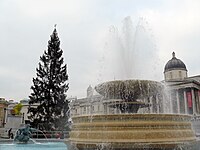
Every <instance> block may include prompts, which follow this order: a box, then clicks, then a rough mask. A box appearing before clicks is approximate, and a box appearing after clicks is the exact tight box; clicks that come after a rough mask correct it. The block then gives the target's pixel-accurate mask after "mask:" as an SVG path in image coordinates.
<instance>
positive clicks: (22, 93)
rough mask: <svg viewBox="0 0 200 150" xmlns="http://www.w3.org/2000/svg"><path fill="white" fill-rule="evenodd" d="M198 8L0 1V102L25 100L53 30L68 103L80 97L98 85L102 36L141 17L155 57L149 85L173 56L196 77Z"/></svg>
mask: <svg viewBox="0 0 200 150" xmlns="http://www.w3.org/2000/svg"><path fill="white" fill-rule="evenodd" d="M199 8H200V1H199V0H1V1H0V27H1V32H0V34H1V36H0V53H1V54H0V97H4V98H6V99H7V100H9V99H14V100H17V101H19V100H21V99H23V98H28V96H29V95H30V93H31V90H30V87H31V85H32V78H33V77H35V75H36V71H35V69H36V67H38V62H39V57H40V56H41V55H42V54H43V52H44V50H46V49H47V42H48V40H49V36H50V34H52V31H53V28H54V24H57V31H58V34H59V38H60V41H61V48H62V49H63V51H64V55H63V57H64V61H65V63H66V64H67V65H68V74H69V85H70V89H69V91H68V92H67V95H68V97H71V96H78V97H79V98H80V97H85V96H86V89H87V87H88V86H89V85H90V84H91V85H92V86H93V87H94V86H95V85H96V84H98V83H99V82H100V81H99V80H98V76H99V72H100V71H101V69H100V66H101V65H100V62H101V61H100V60H101V57H102V55H105V53H104V52H103V51H105V49H104V47H105V42H106V40H105V39H106V38H107V37H106V36H107V33H108V30H109V28H110V26H112V25H114V26H116V27H118V28H120V27H121V26H122V20H123V19H124V18H125V17H127V16H130V17H131V19H132V21H133V22H138V20H139V18H141V17H142V18H144V19H145V21H146V24H148V25H145V26H146V28H148V29H147V30H148V32H149V33H150V34H152V39H153V41H154V42H155V43H154V44H155V46H156V51H155V52H156V53H157V54H158V56H159V60H158V61H157V63H158V64H159V65H158V66H159V68H158V70H160V72H159V73H158V74H157V75H156V76H155V80H157V81H160V80H163V69H164V65H165V64H166V62H167V61H168V60H169V59H171V57H172V56H171V53H172V52H173V51H175V52H176V56H177V58H179V59H181V60H182V61H183V62H184V63H185V64H186V67H187V69H188V74H189V76H193V75H198V74H200V69H199V64H200V59H199V56H200V55H199V50H200V15H199V14H200V9H199ZM144 53H145V52H144ZM152 53H154V51H152ZM133 57H134V56H133ZM136 57H137V56H136ZM141 59H142V58H141ZM144 61H145V60H144ZM141 69H143V68H141ZM144 69H145V66H144ZM148 76H149V74H146V78H147V79H148Z"/></svg>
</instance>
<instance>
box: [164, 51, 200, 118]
mask: <svg viewBox="0 0 200 150" xmlns="http://www.w3.org/2000/svg"><path fill="white" fill-rule="evenodd" d="M164 76H165V80H164V81H163V83H165V84H166V86H168V87H169V88H168V95H169V99H170V107H171V110H172V112H173V113H181V114H193V115H199V114H200V75H197V76H192V77H188V73H187V68H186V65H185V64H184V63H183V62H182V61H181V60H180V59H178V58H176V56H175V53H174V52H173V53H172V59H170V60H169V61H168V62H167V64H166V65H165V68H164Z"/></svg>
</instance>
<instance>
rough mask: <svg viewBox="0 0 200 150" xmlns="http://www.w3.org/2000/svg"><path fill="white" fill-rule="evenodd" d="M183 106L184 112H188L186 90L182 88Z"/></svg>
mask: <svg viewBox="0 0 200 150" xmlns="http://www.w3.org/2000/svg"><path fill="white" fill-rule="evenodd" d="M183 94H184V106H185V114H188V104H187V96H186V91H185V90H184V93H183Z"/></svg>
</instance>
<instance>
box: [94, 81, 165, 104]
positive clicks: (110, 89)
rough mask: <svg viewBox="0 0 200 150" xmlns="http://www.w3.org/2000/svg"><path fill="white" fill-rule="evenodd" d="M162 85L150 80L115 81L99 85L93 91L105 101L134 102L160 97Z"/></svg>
mask: <svg viewBox="0 0 200 150" xmlns="http://www.w3.org/2000/svg"><path fill="white" fill-rule="evenodd" d="M163 89H164V85H163V84H161V83H160V82H157V81H151V80H115V81H108V82H104V83H101V84H99V85H97V86H96V87H95V90H96V91H97V92H98V93H99V94H101V95H103V96H104V97H105V98H107V99H122V100H125V101H136V100H137V99H143V98H148V97H151V96H154V95H155V96H156V95H157V94H161V95H162V93H163V92H162V91H163Z"/></svg>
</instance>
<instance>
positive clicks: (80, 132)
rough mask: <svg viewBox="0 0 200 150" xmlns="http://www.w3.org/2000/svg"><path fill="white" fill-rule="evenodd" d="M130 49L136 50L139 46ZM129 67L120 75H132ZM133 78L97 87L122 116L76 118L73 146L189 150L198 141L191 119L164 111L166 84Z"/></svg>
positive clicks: (94, 115)
mask: <svg viewBox="0 0 200 150" xmlns="http://www.w3.org/2000/svg"><path fill="white" fill-rule="evenodd" d="M126 19H127V18H126ZM129 21H130V20H129ZM129 37H131V36H129ZM128 40H129V41H131V39H128ZM133 41H134V40H133ZM128 44H129V45H130V43H128ZM130 50H135V46H133V49H129V51H130ZM127 56H128V55H127ZM129 57H130V56H129ZM127 60H130V59H126V61H127ZM128 63H130V62H128ZM128 66H130V64H128V65H126V66H125V67H124V68H125V69H128V70H127V71H123V72H122V73H121V72H120V74H123V73H124V72H125V73H131V74H132V73H133V71H134V70H132V69H129V67H128ZM126 67H128V68H126ZM115 73H116V72H115ZM115 76H116V74H115ZM130 78H131V77H130V76H126V77H125V79H124V78H123V80H113V81H112V80H111V81H107V82H104V83H101V84H99V85H97V86H96V87H95V90H96V91H97V92H98V93H99V94H100V95H102V96H103V99H104V101H109V102H110V101H112V102H113V103H112V104H111V105H109V107H114V108H116V109H117V110H118V112H119V113H117V114H93V115H81V116H75V117H72V121H73V125H72V130H71V133H70V141H71V145H72V146H74V147H76V148H77V149H80V150H89V149H92V150H93V149H113V150H119V149H120V150H124V149H126V150H127V149H169V150H171V149H182V148H186V149H187V147H190V146H191V145H193V144H194V143H195V141H196V138H195V135H194V132H193V130H192V127H191V122H190V121H191V116H189V115H183V114H170V113H166V112H165V111H164V108H165V107H166V106H165V105H164V104H165V101H167V99H166V96H165V93H164V89H165V87H164V85H163V84H161V83H160V82H157V81H152V80H135V79H130ZM150 101H151V102H150ZM141 108H151V109H153V110H154V111H153V112H154V113H138V112H139V110H140V109H141Z"/></svg>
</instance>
